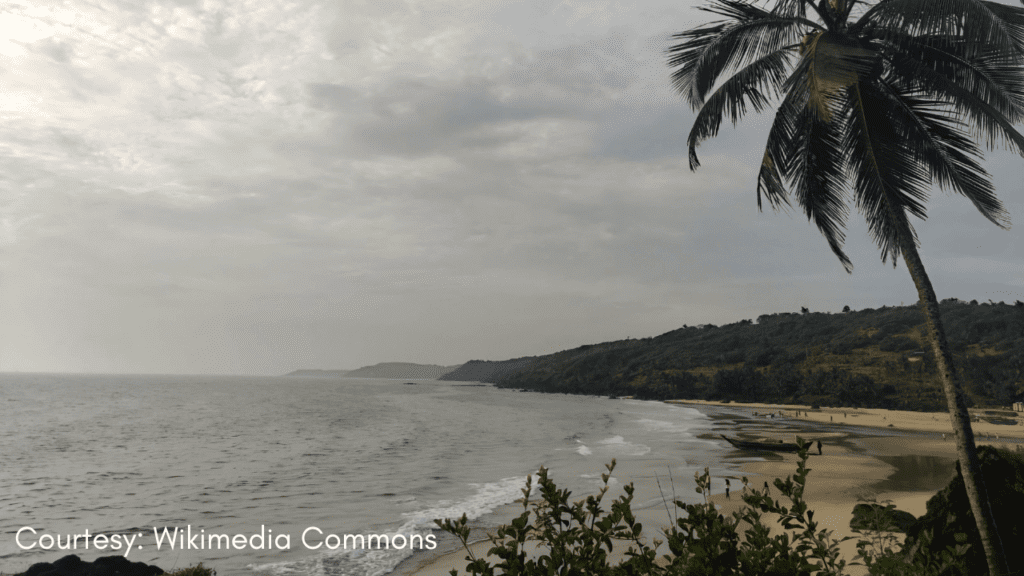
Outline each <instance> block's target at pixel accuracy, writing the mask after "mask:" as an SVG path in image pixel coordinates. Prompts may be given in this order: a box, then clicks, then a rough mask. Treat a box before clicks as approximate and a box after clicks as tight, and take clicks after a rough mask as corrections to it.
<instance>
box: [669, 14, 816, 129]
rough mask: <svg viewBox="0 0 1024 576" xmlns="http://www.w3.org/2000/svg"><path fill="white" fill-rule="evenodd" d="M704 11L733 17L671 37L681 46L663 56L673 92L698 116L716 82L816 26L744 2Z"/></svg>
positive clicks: (674, 47) (792, 41)
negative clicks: (685, 101)
mask: <svg viewBox="0 0 1024 576" xmlns="http://www.w3.org/2000/svg"><path fill="white" fill-rule="evenodd" d="M710 4H711V5H710V6H708V7H705V8H703V9H704V10H707V11H711V12H715V13H719V14H723V15H731V16H732V17H733V20H730V21H723V22H716V23H713V24H711V25H708V26H703V27H700V28H696V29H694V30H689V31H687V32H683V33H680V34H675V35H673V36H672V38H673V39H677V40H681V42H679V43H678V44H675V45H673V46H671V47H669V49H668V50H667V51H666V52H667V54H669V55H670V58H669V60H668V64H669V66H670V67H672V68H677V69H676V70H675V71H674V72H673V73H672V85H673V87H674V88H675V89H676V90H677V91H678V92H679V93H680V94H682V95H683V97H684V98H686V100H687V102H689V104H690V106H691V107H692V108H693V109H694V110H696V109H699V108H700V107H701V105H702V104H703V103H704V99H705V98H706V97H707V95H708V94H709V93H710V92H711V91H712V89H713V88H714V87H715V84H716V83H717V82H718V80H719V78H721V77H722V76H723V75H725V74H727V73H728V72H730V71H732V70H735V69H738V68H740V67H743V66H745V65H746V64H747V63H749V62H752V61H755V60H757V59H759V58H762V57H764V56H765V55H767V54H771V53H772V52H775V51H777V50H779V49H780V48H782V47H783V46H786V45H789V44H793V43H794V42H796V40H797V39H799V37H800V36H801V35H802V31H803V30H804V29H805V28H806V27H807V26H809V25H811V26H817V24H815V23H814V22H810V21H807V20H805V19H801V18H797V17H778V16H775V15H773V14H771V13H770V12H767V11H764V10H761V9H759V8H756V7H754V6H751V5H750V4H748V3H746V2H739V1H737V0H713V1H712V2H711V3H710Z"/></svg>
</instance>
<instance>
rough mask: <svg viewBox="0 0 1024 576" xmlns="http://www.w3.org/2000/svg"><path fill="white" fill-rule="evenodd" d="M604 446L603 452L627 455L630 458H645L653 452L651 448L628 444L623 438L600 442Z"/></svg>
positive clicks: (616, 437) (607, 439)
mask: <svg viewBox="0 0 1024 576" xmlns="http://www.w3.org/2000/svg"><path fill="white" fill-rule="evenodd" d="M598 444H602V445H603V452H607V453H610V454H625V455H628V456H643V455H644V454H647V453H648V452H650V451H651V447H650V446H646V445H644V444H634V443H632V442H627V441H626V439H625V438H623V437H622V436H612V437H611V438H605V439H604V440H601V441H600V442H598Z"/></svg>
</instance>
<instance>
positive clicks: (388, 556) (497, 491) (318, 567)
mask: <svg viewBox="0 0 1024 576" xmlns="http://www.w3.org/2000/svg"><path fill="white" fill-rule="evenodd" d="M525 485H526V477H525V476H521V477H513V478H504V479H502V480H499V481H497V482H488V483H485V484H470V486H471V487H473V488H475V489H476V492H475V493H473V494H472V495H470V496H468V497H467V498H465V499H463V500H460V501H450V500H442V501H440V502H438V503H437V504H436V505H434V506H433V507H430V508H427V509H424V510H419V511H416V512H406V513H404V514H402V516H403V517H404V519H405V521H404V522H403V523H402V524H401V526H399V527H398V528H397V529H396V530H395V531H394V532H391V533H387V534H382V535H386V536H387V537H388V540H389V541H391V540H393V539H394V537H395V536H403V537H404V538H405V541H412V540H413V539H414V537H419V538H420V539H422V540H421V542H428V543H429V542H430V541H431V540H433V539H434V538H436V536H435V537H432V538H428V536H431V535H432V534H434V533H435V532H436V531H437V526H436V525H435V524H434V519H435V518H442V519H443V518H452V519H456V518H461V517H462V515H463V514H465V515H466V517H467V519H469V520H474V519H476V518H479V517H481V516H483V515H485V514H490V513H491V512H493V511H494V510H495V509H496V508H498V507H499V506H502V505H505V504H510V503H512V502H514V501H515V500H516V499H517V498H520V497H522V495H523V493H522V489H523V487H524V486H525ZM367 536H368V535H367ZM318 537H320V536H318ZM435 541H436V540H435ZM419 549H420V548H412V547H402V548H381V549H348V550H345V549H339V550H327V551H324V552H319V553H314V555H312V556H310V557H307V558H303V559H301V560H296V561H287V562H275V563H269V564H260V565H254V564H253V565H249V566H248V568H250V569H251V570H254V571H262V572H265V573H270V574H274V575H280V576H285V575H295V574H301V575H303V576H379V575H381V574H387V573H389V572H391V571H392V570H394V569H395V567H396V566H398V564H400V563H401V562H402V561H403V560H405V559H406V558H408V557H410V556H412V554H413V553H414V552H416V551H417V550H419ZM424 549H427V550H429V549H431V548H429V547H425V548H424Z"/></svg>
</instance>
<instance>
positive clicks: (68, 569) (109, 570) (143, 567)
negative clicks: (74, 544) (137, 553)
mask: <svg viewBox="0 0 1024 576" xmlns="http://www.w3.org/2000/svg"><path fill="white" fill-rule="evenodd" d="M161 574H164V571H163V570H161V569H160V568H157V567H156V566H152V565H150V564H144V563H142V562H131V561H129V560H128V559H127V558H125V557H124V556H104V557H102V558H97V559H96V560H95V561H94V562H83V561H82V559H81V558H79V557H78V556H75V555H74V554H70V555H68V556H65V557H63V558H61V559H60V560H57V561H56V562H40V563H38V564H33V565H32V567H31V568H29V569H28V571H26V572H22V573H21V574H19V575H17V576H160V575H161Z"/></svg>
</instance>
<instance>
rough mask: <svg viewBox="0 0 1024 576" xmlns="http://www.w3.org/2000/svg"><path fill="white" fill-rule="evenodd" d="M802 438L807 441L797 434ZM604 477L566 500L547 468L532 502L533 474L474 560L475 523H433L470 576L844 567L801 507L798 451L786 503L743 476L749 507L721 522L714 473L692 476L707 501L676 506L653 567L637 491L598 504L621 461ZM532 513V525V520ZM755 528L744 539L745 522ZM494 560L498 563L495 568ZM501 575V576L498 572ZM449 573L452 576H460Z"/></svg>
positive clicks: (783, 488)
mask: <svg viewBox="0 0 1024 576" xmlns="http://www.w3.org/2000/svg"><path fill="white" fill-rule="evenodd" d="M797 442H800V443H802V442H803V440H802V439H800V438H798V439H797ZM607 468H608V473H606V474H603V475H602V476H601V478H602V480H603V481H604V485H603V486H602V488H601V490H600V491H599V492H598V494H596V495H594V496H588V497H587V498H586V499H584V500H581V501H577V502H575V503H572V504H570V503H569V497H570V492H569V491H568V490H560V489H558V487H557V486H556V485H555V483H554V481H553V480H551V478H550V477H549V476H548V471H547V470H546V469H545V468H541V469H540V470H539V471H538V473H537V475H538V487H539V492H540V501H538V502H536V503H534V504H532V509H531V503H530V495H531V493H532V476H531V477H528V478H527V481H526V488H524V489H523V497H524V498H523V513H522V514H521V515H520V516H519V517H518V518H515V519H514V520H512V523H511V524H509V525H505V526H501V527H499V528H498V530H497V532H496V533H495V534H493V535H489V536H488V539H489V541H490V543H491V544H492V547H491V548H490V550H488V552H487V557H484V558H477V557H476V556H475V555H474V554H473V552H472V550H471V549H470V547H469V544H468V540H469V526H468V525H467V519H466V516H465V515H463V516H462V517H461V518H460V519H458V520H451V519H445V520H435V522H436V523H437V525H438V526H439V527H441V529H442V530H444V531H446V532H448V533H450V534H452V535H454V536H455V537H456V538H457V539H458V540H459V541H460V542H461V543H462V545H463V547H464V548H465V549H466V550H467V552H469V556H467V557H466V560H467V561H468V562H469V563H468V564H467V566H466V572H467V573H469V574H472V575H474V576H476V575H485V576H493V575H494V574H496V573H500V574H504V575H506V576H547V575H550V574H586V575H588V576H590V575H594V576H603V575H607V576H633V575H636V576H640V575H652V576H660V575H669V574H671V575H679V576H740V575H747V574H774V575H780V576H781V575H783V574H785V575H794V576H797V575H799V576H806V575H810V574H811V573H816V574H818V575H820V576H840V575H841V574H842V573H843V568H845V566H846V561H845V560H842V559H840V558H839V548H838V545H839V543H840V542H842V541H845V540H848V539H849V538H844V539H842V540H835V539H833V538H832V533H831V532H830V531H828V530H819V529H818V524H817V523H816V522H814V512H812V511H811V510H809V509H808V508H807V504H806V503H805V502H804V501H803V493H804V488H805V485H806V482H807V475H808V473H809V472H810V470H809V469H808V468H807V449H806V448H805V449H803V450H801V451H800V452H799V461H798V464H797V472H796V474H795V475H794V476H789V477H787V478H786V479H785V480H779V479H776V480H775V488H776V490H777V491H778V492H779V493H781V494H782V495H783V496H785V497H787V498H788V499H789V500H790V503H791V505H789V506H786V505H783V504H781V503H780V502H779V501H778V500H773V499H772V498H771V497H770V496H769V494H768V490H764V491H763V492H762V491H759V490H756V489H753V488H750V487H749V482H748V480H747V479H746V478H743V485H744V490H743V492H744V493H743V496H742V498H743V502H744V506H743V508H742V509H741V510H740V511H738V512H733V513H732V515H731V517H730V518H725V517H724V516H723V515H721V514H719V513H718V511H717V510H716V509H715V506H714V504H713V503H711V502H710V501H709V500H708V494H709V493H710V487H711V475H710V472H709V470H708V469H707V468H705V469H704V473H703V474H700V473H695V474H694V480H695V482H696V484H697V487H696V490H697V492H698V493H700V494H703V495H704V502H703V503H700V504H684V503H683V502H680V501H678V500H677V501H676V502H675V505H676V507H677V508H682V509H683V510H685V512H686V515H685V517H681V518H677V519H676V521H675V525H674V526H672V527H671V528H669V529H668V530H667V531H665V532H664V538H665V543H666V544H667V545H668V549H669V551H670V552H671V554H668V555H665V556H664V560H665V561H664V562H661V563H655V557H656V549H657V548H658V546H659V545H660V544H661V541H659V540H652V541H651V543H650V544H648V542H647V540H646V538H645V537H644V536H643V533H642V531H643V527H642V525H641V524H640V523H638V522H637V521H636V518H635V517H634V516H633V513H632V511H631V509H630V503H631V502H632V499H633V485H632V484H629V485H627V486H625V487H624V490H625V494H624V495H622V496H620V497H619V498H618V499H617V500H615V501H614V502H612V504H611V508H610V510H608V511H607V512H606V511H605V510H604V509H603V508H602V505H601V502H602V500H603V498H604V496H605V494H606V493H607V491H608V479H609V478H610V476H611V472H612V470H613V469H614V468H615V461H614V460H613V461H612V463H611V464H609V465H608V466H607ZM531 514H532V516H533V519H532V521H531ZM764 514H775V515H778V522H779V523H780V524H781V525H782V526H783V527H784V528H785V529H786V530H787V531H786V532H784V533H782V534H778V535H775V536H771V532H770V530H769V528H768V527H767V526H766V525H765V522H764ZM741 525H747V526H749V527H748V528H746V529H745V530H744V531H743V535H742V538H741V536H740V526H741ZM528 542H532V543H535V544H536V551H535V552H534V553H532V554H530V553H527V551H526V550H527V543H528ZM617 544H618V545H620V546H621V545H626V546H628V548H627V549H626V551H625V559H624V560H623V561H621V562H619V563H618V564H612V563H611V562H610V560H609V554H610V553H611V552H612V550H613V549H614V547H615V546H616V545H617ZM490 557H494V558H496V559H497V562H495V563H491V562H490V561H489V558H490ZM496 571H497V572H496ZM458 573H459V572H458V570H452V572H451V574H452V576H458Z"/></svg>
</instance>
